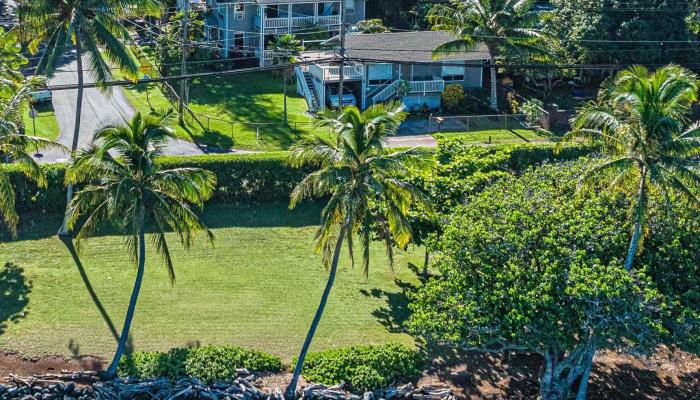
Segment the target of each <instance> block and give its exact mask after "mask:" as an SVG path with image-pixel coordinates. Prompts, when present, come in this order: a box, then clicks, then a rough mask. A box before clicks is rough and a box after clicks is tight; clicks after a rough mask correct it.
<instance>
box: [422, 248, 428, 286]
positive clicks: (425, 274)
mask: <svg viewBox="0 0 700 400" xmlns="http://www.w3.org/2000/svg"><path fill="white" fill-rule="evenodd" d="M429 265H430V252H429V251H428V247H427V246H426V248H425V258H424V259H423V279H426V280H427V279H428V266H429Z"/></svg>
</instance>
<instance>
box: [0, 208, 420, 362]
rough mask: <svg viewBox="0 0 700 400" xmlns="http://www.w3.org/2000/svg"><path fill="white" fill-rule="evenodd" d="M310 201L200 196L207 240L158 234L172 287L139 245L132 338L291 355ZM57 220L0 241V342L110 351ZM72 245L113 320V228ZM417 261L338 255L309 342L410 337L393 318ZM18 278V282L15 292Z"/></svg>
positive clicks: (309, 259) (148, 344) (309, 302)
mask: <svg viewBox="0 0 700 400" xmlns="http://www.w3.org/2000/svg"><path fill="white" fill-rule="evenodd" d="M319 211H320V205H318V204H307V205H304V206H303V207H301V208H300V209H299V210H297V211H294V212H290V211H288V210H287V208H286V204H268V205H260V206H255V207H245V206H240V207H233V206H209V207H208V208H207V211H206V212H205V214H204V220H205V221H206V222H207V223H208V224H209V226H210V227H212V229H213V232H214V234H215V235H216V242H215V246H214V247H213V248H212V247H211V246H209V245H208V244H207V243H206V242H205V241H203V240H198V241H197V242H196V243H195V244H194V246H193V247H192V248H191V249H190V250H189V251H185V250H183V249H182V248H181V247H180V246H179V245H178V244H176V238H175V237H174V236H173V235H170V236H169V239H170V241H171V249H172V253H173V259H174V260H175V266H176V270H177V281H176V283H175V284H174V285H173V286H171V285H170V284H169V282H168V278H167V274H166V271H165V268H164V266H163V265H162V263H161V260H160V259H159V257H158V256H157V255H156V254H154V252H153V246H152V245H151V244H150V243H149V246H148V248H149V252H148V254H147V264H146V274H145V279H144V285H143V288H142V291H141V296H140V299H139V303H138V307H137V310H136V317H135V320H134V324H133V330H132V332H133V344H134V348H135V349H136V350H167V349H169V348H171V347H175V346H186V345H197V344H201V345H205V344H231V345H240V346H245V347H250V348H256V349H261V350H265V351H269V352H271V353H274V354H278V355H280V356H281V357H283V359H284V360H286V361H287V362H289V361H291V359H292V358H293V357H294V356H296V353H297V351H298V349H299V347H300V346H301V343H302V341H303V339H304V336H305V334H306V331H307V329H308V326H309V324H310V322H311V319H312V316H313V312H314V311H315V309H316V307H317V305H318V301H319V297H320V295H321V292H322V290H323V287H324V284H325V281H326V277H327V272H326V270H325V269H324V268H323V267H322V265H321V260H320V256H319V255H317V254H315V253H314V252H313V236H314V232H315V223H316V222H317V220H318V213H319ZM59 223H60V218H57V217H39V218H37V219H35V220H33V221H29V220H28V219H27V218H25V220H24V221H23V223H22V227H21V231H20V236H19V238H18V240H16V241H13V242H5V240H3V243H2V244H0V262H2V264H3V265H5V264H7V263H11V264H14V265H16V266H17V267H18V268H21V273H20V276H19V277H14V278H13V279H2V277H0V295H3V296H4V297H1V296H0V298H2V299H3V301H4V303H5V304H3V307H4V308H5V310H4V311H2V312H0V316H1V318H0V348H3V349H7V350H13V351H19V352H21V353H25V354H28V355H40V354H54V353H55V354H65V355H71V354H96V355H101V356H110V355H111V354H112V352H113V351H114V348H115V342H114V339H113V338H112V336H111V334H110V332H109V330H108V329H107V325H106V324H105V322H104V320H103V319H102V318H101V316H100V314H99V313H98V311H97V309H96V308H95V306H94V304H93V302H92V301H91V299H90V297H89V295H88V293H87V291H86V290H85V287H84V285H83V282H82V280H81V279H80V276H79V274H78V271H77V269H76V268H75V266H74V264H73V262H72V260H71V258H70V257H69V254H68V252H67V251H66V249H65V248H64V246H63V245H62V244H61V243H60V242H59V241H58V240H57V239H56V238H54V237H53V236H52V235H53V233H54V232H55V230H56V229H57V226H58V224H59ZM83 244H84V248H83V252H82V260H83V264H84V266H85V269H86V271H87V274H88V275H89V277H90V279H91V281H92V284H93V286H94V288H95V291H96V292H97V294H98V295H99V298H100V300H101V301H102V302H103V304H104V306H105V309H106V310H107V312H108V313H109V315H110V316H111V318H112V319H113V321H114V323H115V325H116V326H117V329H120V328H121V324H122V321H123V317H124V313H125V310H126V307H127V304H128V300H129V295H130V292H131V289H132V284H133V279H134V275H135V267H134V265H133V263H131V262H130V260H129V257H128V255H127V252H126V249H125V248H124V246H123V240H122V238H120V237H116V236H107V237H100V238H95V239H90V240H88V241H86V242H84V243H83ZM422 259H423V257H422V251H421V250H410V251H409V252H402V251H397V257H396V264H395V269H394V271H393V272H392V271H391V269H390V268H389V267H388V265H387V258H386V255H385V254H384V251H383V249H382V248H381V246H379V245H374V246H373V248H372V258H371V261H372V264H371V268H370V274H369V277H368V278H367V279H365V277H364V275H363V273H362V268H361V267H360V266H359V265H358V266H355V268H352V267H351V265H350V261H349V259H348V257H347V254H344V257H343V259H342V261H341V264H340V270H339V274H338V278H337V281H336V286H335V288H334V291H333V293H332V295H331V298H330V301H329V304H328V307H327V310H326V313H325V315H324V317H323V320H322V322H321V326H320V328H319V331H318V333H317V336H316V339H315V340H314V344H313V346H312V347H313V349H315V350H320V349H326V348H330V347H336V346H344V345H352V344H365V343H383V342H387V341H399V342H404V343H412V339H411V338H410V337H409V336H408V335H405V334H403V333H397V332H398V331H399V330H397V329H396V324H397V321H401V320H403V319H404V318H405V317H406V315H405V314H406V300H405V297H404V296H403V294H402V293H403V290H404V288H405V285H409V286H410V285H413V284H415V283H416V282H417V278H416V276H415V274H414V273H413V272H412V271H411V270H410V269H409V268H408V264H409V263H414V264H415V265H422V264H421V262H422ZM7 271H9V270H7V269H5V270H4V271H3V272H7ZM25 285H26V287H27V290H28V291H29V292H28V294H26V296H21V293H22V290H21V288H22V287H24V286H25ZM14 296H16V297H20V298H15V297H14ZM25 302H26V304H25ZM3 325H4V326H5V327H4V328H3ZM3 331H4V332H3Z"/></svg>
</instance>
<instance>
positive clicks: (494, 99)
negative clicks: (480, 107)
mask: <svg viewBox="0 0 700 400" xmlns="http://www.w3.org/2000/svg"><path fill="white" fill-rule="evenodd" d="M487 47H488V49H489V58H490V59H491V60H490V64H491V68H490V70H489V75H490V76H489V79H490V81H491V108H492V109H493V110H495V111H498V76H497V71H496V51H495V50H494V47H493V46H491V45H487Z"/></svg>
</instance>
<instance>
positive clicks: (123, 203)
mask: <svg viewBox="0 0 700 400" xmlns="http://www.w3.org/2000/svg"><path fill="white" fill-rule="evenodd" d="M173 115H174V112H173V111H172V110H170V111H168V112H166V113H164V114H163V116H162V117H154V116H145V117H144V116H141V114H140V113H136V115H135V116H134V117H133V119H132V120H131V122H130V123H129V125H126V126H110V127H106V128H104V129H102V130H100V131H99V132H97V134H96V136H95V138H96V144H95V145H94V146H93V147H91V148H90V149H88V150H85V151H82V152H81V153H80V154H79V155H78V156H77V157H76V159H75V160H74V162H73V164H72V165H71V167H70V168H69V169H68V171H67V173H66V180H67V182H68V183H72V184H84V186H83V189H81V190H80V191H79V192H77V193H76V194H75V197H74V198H73V200H72V201H71V203H70V205H69V206H68V210H67V212H66V219H67V224H68V227H69V229H73V228H74V227H75V226H76V224H77V222H78V220H79V219H81V222H82V225H81V227H80V230H79V232H78V234H77V236H76V242H77V243H78V244H79V243H80V241H81V240H82V239H83V238H86V237H89V236H92V235H94V234H95V233H96V232H97V230H98V229H99V228H100V227H103V226H120V227H121V226H123V227H124V230H125V232H124V233H125V234H126V244H127V246H128V248H129V251H130V252H131V253H132V256H133V259H134V260H137V273H136V280H135V282H134V289H133V291H132V293H131V301H130V302H129V307H128V309H127V313H126V318H125V321H124V326H123V328H122V332H121V335H120V336H119V343H118V346H117V351H116V353H115V355H114V359H113V360H112V363H111V364H110V366H109V368H108V369H107V374H108V375H111V376H113V375H114V374H115V373H116V370H117V366H118V365H119V359H120V358H121V356H122V355H123V353H124V350H125V349H126V344H127V339H128V337H129V330H130V328H131V322H132V319H133V316H134V311H135V309H136V301H137V299H138V296H139V291H140V289H141V281H142V280H143V273H144V264H145V256H146V229H152V230H153V233H152V236H153V241H154V243H155V246H156V251H157V252H158V253H160V255H161V256H162V257H163V259H164V262H165V265H166V267H167V269H168V273H169V276H170V279H171V283H172V282H174V280H175V271H174V269H173V261H172V259H171V257H170V248H169V245H168V242H167V240H166V235H165V233H166V230H168V229H170V230H172V231H173V232H175V233H176V234H177V236H178V237H179V239H180V242H181V243H182V244H183V245H184V246H185V247H186V248H189V246H190V244H191V240H192V236H193V234H194V233H195V232H197V231H204V232H205V233H206V235H207V236H208V238H209V240H210V241H212V240H213V235H212V233H211V232H210V231H209V230H208V229H207V228H206V226H204V225H203V224H202V222H201V221H200V220H199V218H198V217H197V215H196V214H195V211H194V210H193V208H192V205H194V206H196V207H197V208H198V209H201V208H202V207H203V205H204V202H205V201H206V200H208V199H209V198H210V197H211V196H212V194H213V193H214V188H215V186H216V177H215V175H214V174H213V173H212V172H210V171H205V170H202V169H198V168H176V169H162V168H161V167H160V166H159V165H158V160H157V157H158V156H159V155H160V154H161V147H162V146H163V144H164V143H165V142H166V141H167V140H169V139H172V138H173V133H172V130H171V129H170V128H169V127H167V124H169V123H170V121H171V119H172V117H173ZM81 217H82V218H81Z"/></svg>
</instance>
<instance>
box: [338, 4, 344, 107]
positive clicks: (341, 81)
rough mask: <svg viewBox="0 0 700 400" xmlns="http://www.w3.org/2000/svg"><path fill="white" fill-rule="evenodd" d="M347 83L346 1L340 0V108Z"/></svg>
mask: <svg viewBox="0 0 700 400" xmlns="http://www.w3.org/2000/svg"><path fill="white" fill-rule="evenodd" d="M344 84H345V2H342V1H341V2H340V71H339V75H338V110H339V111H340V110H342V109H343V86H344Z"/></svg>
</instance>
